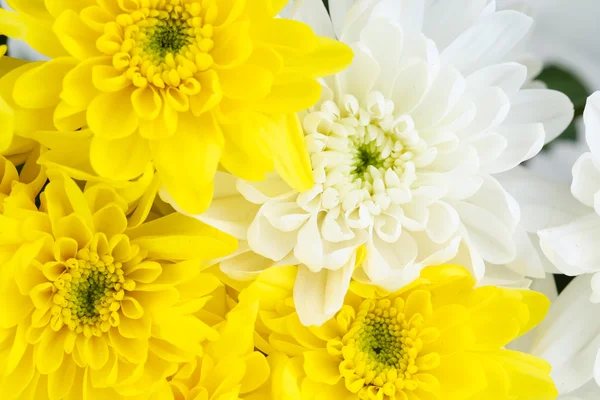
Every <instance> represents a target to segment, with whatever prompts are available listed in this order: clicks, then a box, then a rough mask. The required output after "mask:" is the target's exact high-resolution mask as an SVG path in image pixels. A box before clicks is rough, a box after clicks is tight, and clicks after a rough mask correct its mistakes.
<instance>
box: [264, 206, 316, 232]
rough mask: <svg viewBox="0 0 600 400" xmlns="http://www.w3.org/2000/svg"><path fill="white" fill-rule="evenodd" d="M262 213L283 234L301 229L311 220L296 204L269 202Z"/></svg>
mask: <svg viewBox="0 0 600 400" xmlns="http://www.w3.org/2000/svg"><path fill="white" fill-rule="evenodd" d="M262 212H263V215H264V216H265V218H266V219H267V220H268V221H269V223H270V224H271V225H273V227H274V228H276V229H279V230H280V231H282V232H292V231H295V230H297V229H300V227H301V226H302V225H304V223H305V222H306V221H307V220H308V218H310V214H308V213H307V212H306V211H304V210H303V209H301V208H300V207H298V204H297V203H295V202H269V203H266V204H265V205H264V206H263V207H262Z"/></svg>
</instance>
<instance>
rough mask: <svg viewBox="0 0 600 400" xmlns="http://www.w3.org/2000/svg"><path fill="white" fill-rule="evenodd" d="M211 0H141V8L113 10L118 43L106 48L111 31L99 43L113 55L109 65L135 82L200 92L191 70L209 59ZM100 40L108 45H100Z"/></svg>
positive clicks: (213, 15)
mask: <svg viewBox="0 0 600 400" xmlns="http://www.w3.org/2000/svg"><path fill="white" fill-rule="evenodd" d="M217 15H218V8H217V5H216V0H202V1H194V2H191V3H190V2H185V1H184V0H158V1H157V0H155V1H150V0H140V8H139V9H137V10H135V11H133V12H131V13H125V14H120V15H118V16H117V20H116V22H117V25H118V27H117V32H115V34H117V35H120V36H121V37H120V40H118V42H120V49H118V51H117V52H116V53H115V52H114V49H112V48H110V47H111V46H110V45H111V43H114V41H112V40H111V38H110V35H107V34H106V32H105V35H104V36H103V37H104V38H106V39H107V40H106V41H102V42H101V44H100V47H101V50H106V52H107V53H108V54H112V55H113V65H114V66H115V68H117V69H119V70H121V71H123V72H124V73H125V76H126V77H127V78H128V79H130V80H131V81H132V82H133V84H134V85H135V86H137V87H146V86H147V85H148V84H151V85H153V86H154V87H156V88H160V89H168V88H170V87H172V88H179V89H181V90H182V91H183V92H184V93H185V94H187V95H194V94H197V93H199V92H200V89H201V87H200V83H199V82H198V80H197V79H195V78H194V74H196V73H197V72H201V71H206V70H208V69H209V68H210V67H211V66H212V65H213V58H212V56H211V55H210V51H211V50H212V49H213V46H214V42H213V40H212V39H211V38H212V36H213V30H214V28H213V25H212V23H213V22H214V21H215V20H216V18H217ZM102 43H104V44H106V45H108V48H106V49H104V47H106V46H103V45H102Z"/></svg>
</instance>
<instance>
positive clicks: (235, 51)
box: [210, 20, 253, 68]
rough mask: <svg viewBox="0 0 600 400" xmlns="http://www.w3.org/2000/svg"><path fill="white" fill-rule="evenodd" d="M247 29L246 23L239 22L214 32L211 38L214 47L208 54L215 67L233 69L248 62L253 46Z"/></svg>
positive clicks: (248, 25) (247, 24)
mask: <svg viewBox="0 0 600 400" xmlns="http://www.w3.org/2000/svg"><path fill="white" fill-rule="evenodd" d="M249 28H250V24H249V23H248V21H245V20H240V21H238V22H235V23H233V24H231V25H230V26H229V27H227V29H223V30H221V31H217V32H215V35H214V36H213V38H212V39H213V40H214V42H215V47H214V49H213V50H212V51H211V53H210V55H211V56H212V57H213V60H214V62H215V67H217V68H234V67H238V66H240V65H242V64H243V63H244V62H246V60H248V58H249V57H250V55H251V54H252V46H253V44H252V38H251V37H250V33H249Z"/></svg>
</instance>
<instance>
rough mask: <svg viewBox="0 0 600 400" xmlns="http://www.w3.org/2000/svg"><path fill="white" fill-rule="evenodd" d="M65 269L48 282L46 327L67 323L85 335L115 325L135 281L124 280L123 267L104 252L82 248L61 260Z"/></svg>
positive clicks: (99, 331)
mask: <svg viewBox="0 0 600 400" xmlns="http://www.w3.org/2000/svg"><path fill="white" fill-rule="evenodd" d="M64 265H65V271H64V272H63V273H62V274H61V275H60V277H58V278H57V279H56V280H54V281H53V282H52V284H53V292H54V293H55V294H54V297H53V301H54V306H53V307H52V318H51V323H50V326H51V327H52V329H53V330H54V331H59V330H60V329H61V328H62V327H63V326H65V325H66V326H67V327H68V328H69V329H70V330H72V331H74V332H76V333H83V334H84V335H85V336H87V337H90V336H91V335H95V336H99V335H100V334H101V333H102V332H108V330H109V329H110V328H111V327H116V326H118V325H119V321H120V318H119V313H118V311H119V309H120V308H121V300H123V298H124V297H125V292H126V291H131V290H134V289H135V282H134V281H133V280H131V279H126V278H125V274H124V271H123V266H122V264H121V263H120V262H115V261H114V258H113V257H112V256H110V255H108V254H104V255H99V254H98V253H96V252H93V251H90V249H89V248H87V247H86V248H84V249H82V250H79V251H78V252H77V255H76V257H75V258H70V259H69V260H67V261H66V262H65V263H64Z"/></svg>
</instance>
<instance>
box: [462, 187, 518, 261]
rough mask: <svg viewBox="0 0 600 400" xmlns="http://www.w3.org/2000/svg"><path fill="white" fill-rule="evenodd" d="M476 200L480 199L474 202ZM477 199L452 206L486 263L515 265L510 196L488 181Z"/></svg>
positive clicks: (513, 221)
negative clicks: (512, 263) (511, 263)
mask: <svg viewBox="0 0 600 400" xmlns="http://www.w3.org/2000/svg"><path fill="white" fill-rule="evenodd" d="M475 196H477V198H476V199H473V198H474V197H475ZM475 196H473V197H472V198H471V199H469V200H467V201H456V202H453V203H451V204H452V205H453V206H454V208H455V209H456V211H457V212H458V214H459V215H460V220H461V222H462V223H463V225H464V226H465V228H466V229H467V232H468V234H469V237H470V240H471V241H472V243H473V245H474V246H475V248H476V249H477V252H478V253H480V254H481V256H482V257H483V259H484V260H486V261H488V262H490V263H492V264H505V263H507V262H510V261H512V260H513V259H514V258H515V256H516V252H517V249H516V245H515V243H514V242H513V240H512V234H513V230H514V227H515V225H514V224H515V218H514V212H515V210H514V207H513V206H512V205H511V201H509V197H507V196H508V194H505V193H503V192H502V190H501V188H499V187H494V186H493V184H490V181H489V180H486V183H484V185H483V186H482V188H481V189H480V190H479V192H478V193H477V194H476V195H475ZM517 210H518V207H517ZM516 221H518V218H516Z"/></svg>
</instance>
